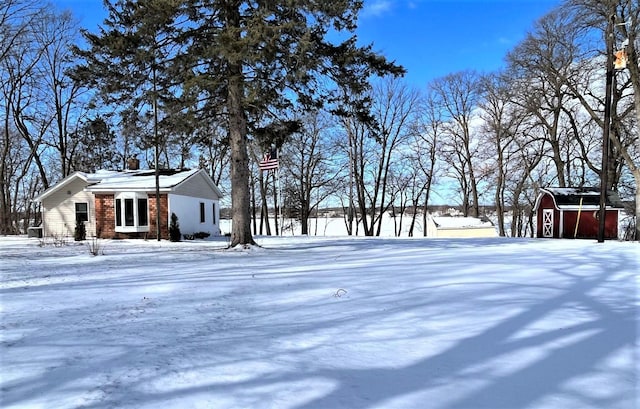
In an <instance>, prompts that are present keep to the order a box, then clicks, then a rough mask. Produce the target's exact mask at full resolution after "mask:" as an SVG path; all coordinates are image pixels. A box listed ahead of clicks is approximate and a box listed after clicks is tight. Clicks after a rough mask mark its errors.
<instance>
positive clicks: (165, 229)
mask: <svg viewBox="0 0 640 409" xmlns="http://www.w3.org/2000/svg"><path fill="white" fill-rule="evenodd" d="M148 203H149V235H148V237H149V238H153V239H156V238H158V237H157V236H156V195H155V194H151V195H149V202H148ZM168 214H169V203H168V197H167V195H166V194H161V195H160V238H163V239H167V240H168V239H169V216H168Z"/></svg>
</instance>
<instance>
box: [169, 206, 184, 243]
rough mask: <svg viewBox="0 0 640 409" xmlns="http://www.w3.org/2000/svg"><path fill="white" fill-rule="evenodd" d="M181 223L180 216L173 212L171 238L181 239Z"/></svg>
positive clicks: (170, 228)
mask: <svg viewBox="0 0 640 409" xmlns="http://www.w3.org/2000/svg"><path fill="white" fill-rule="evenodd" d="M181 236H182V234H181V233H180V223H178V216H176V214H175V213H171V221H170V222H169V240H170V241H180V237H181Z"/></svg>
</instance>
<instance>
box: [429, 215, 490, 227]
mask: <svg viewBox="0 0 640 409" xmlns="http://www.w3.org/2000/svg"><path fill="white" fill-rule="evenodd" d="M433 221H434V222H435V223H436V225H437V226H438V227H443V228H456V229H462V228H473V227H491V226H493V224H491V222H489V221H486V222H483V221H482V220H480V219H478V218H476V217H449V216H435V217H434V218H433Z"/></svg>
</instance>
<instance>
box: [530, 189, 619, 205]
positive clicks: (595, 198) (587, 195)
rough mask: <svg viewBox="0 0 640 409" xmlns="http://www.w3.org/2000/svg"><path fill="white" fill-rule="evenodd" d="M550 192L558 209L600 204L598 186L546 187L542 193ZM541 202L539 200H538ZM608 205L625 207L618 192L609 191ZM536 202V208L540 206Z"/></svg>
mask: <svg viewBox="0 0 640 409" xmlns="http://www.w3.org/2000/svg"><path fill="white" fill-rule="evenodd" d="M545 193H548V194H550V195H551V196H552V197H553V200H554V201H555V204H556V207H557V208H558V209H563V210H566V209H577V208H578V207H582V208H594V207H595V208H597V207H599V206H600V188H598V187H546V188H543V189H541V194H540V196H542V195H543V194H545ZM538 202H539V200H538ZM606 204H607V207H610V208H619V209H620V208H623V207H624V206H623V204H622V201H621V200H620V196H619V195H618V192H615V191H612V190H610V191H607V198H606ZM538 205H539V203H536V206H535V208H536V209H537V208H538Z"/></svg>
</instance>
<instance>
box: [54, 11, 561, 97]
mask: <svg viewBox="0 0 640 409" xmlns="http://www.w3.org/2000/svg"><path fill="white" fill-rule="evenodd" d="M53 3H54V4H56V5H57V6H58V7H60V8H62V9H71V11H72V12H73V13H74V15H75V16H76V18H78V19H79V20H80V23H81V25H82V26H83V27H87V28H89V29H95V27H96V26H97V24H98V23H99V22H101V21H102V19H103V18H104V17H105V15H106V14H105V12H104V10H103V8H102V0H53ZM559 3H560V0H365V8H364V9H363V11H362V13H361V15H360V21H359V29H358V36H359V39H360V42H361V43H362V44H369V43H373V45H374V49H375V50H376V51H379V52H382V53H383V54H384V55H385V56H387V58H389V59H391V60H395V61H396V62H397V63H399V64H401V65H403V66H404V67H405V68H406V69H407V70H408V73H407V76H406V80H407V82H408V83H409V84H411V85H414V86H416V87H424V86H426V84H427V83H428V82H429V81H430V80H432V79H434V78H437V77H441V76H444V75H447V74H450V73H454V72H457V71H461V70H465V69H475V70H478V71H481V72H490V71H494V70H497V69H499V68H500V67H502V66H503V65H504V64H503V59H504V57H505V55H506V53H507V52H508V51H509V50H511V49H512V48H513V47H514V46H515V45H516V44H517V43H518V42H519V41H520V40H522V39H523V38H524V36H525V35H526V33H527V31H528V30H529V29H530V28H531V27H532V25H533V23H534V22H535V21H536V20H537V19H538V18H540V17H542V16H543V15H544V14H546V13H547V12H549V11H550V10H551V9H552V8H553V7H555V6H557V5H558V4H559Z"/></svg>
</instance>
